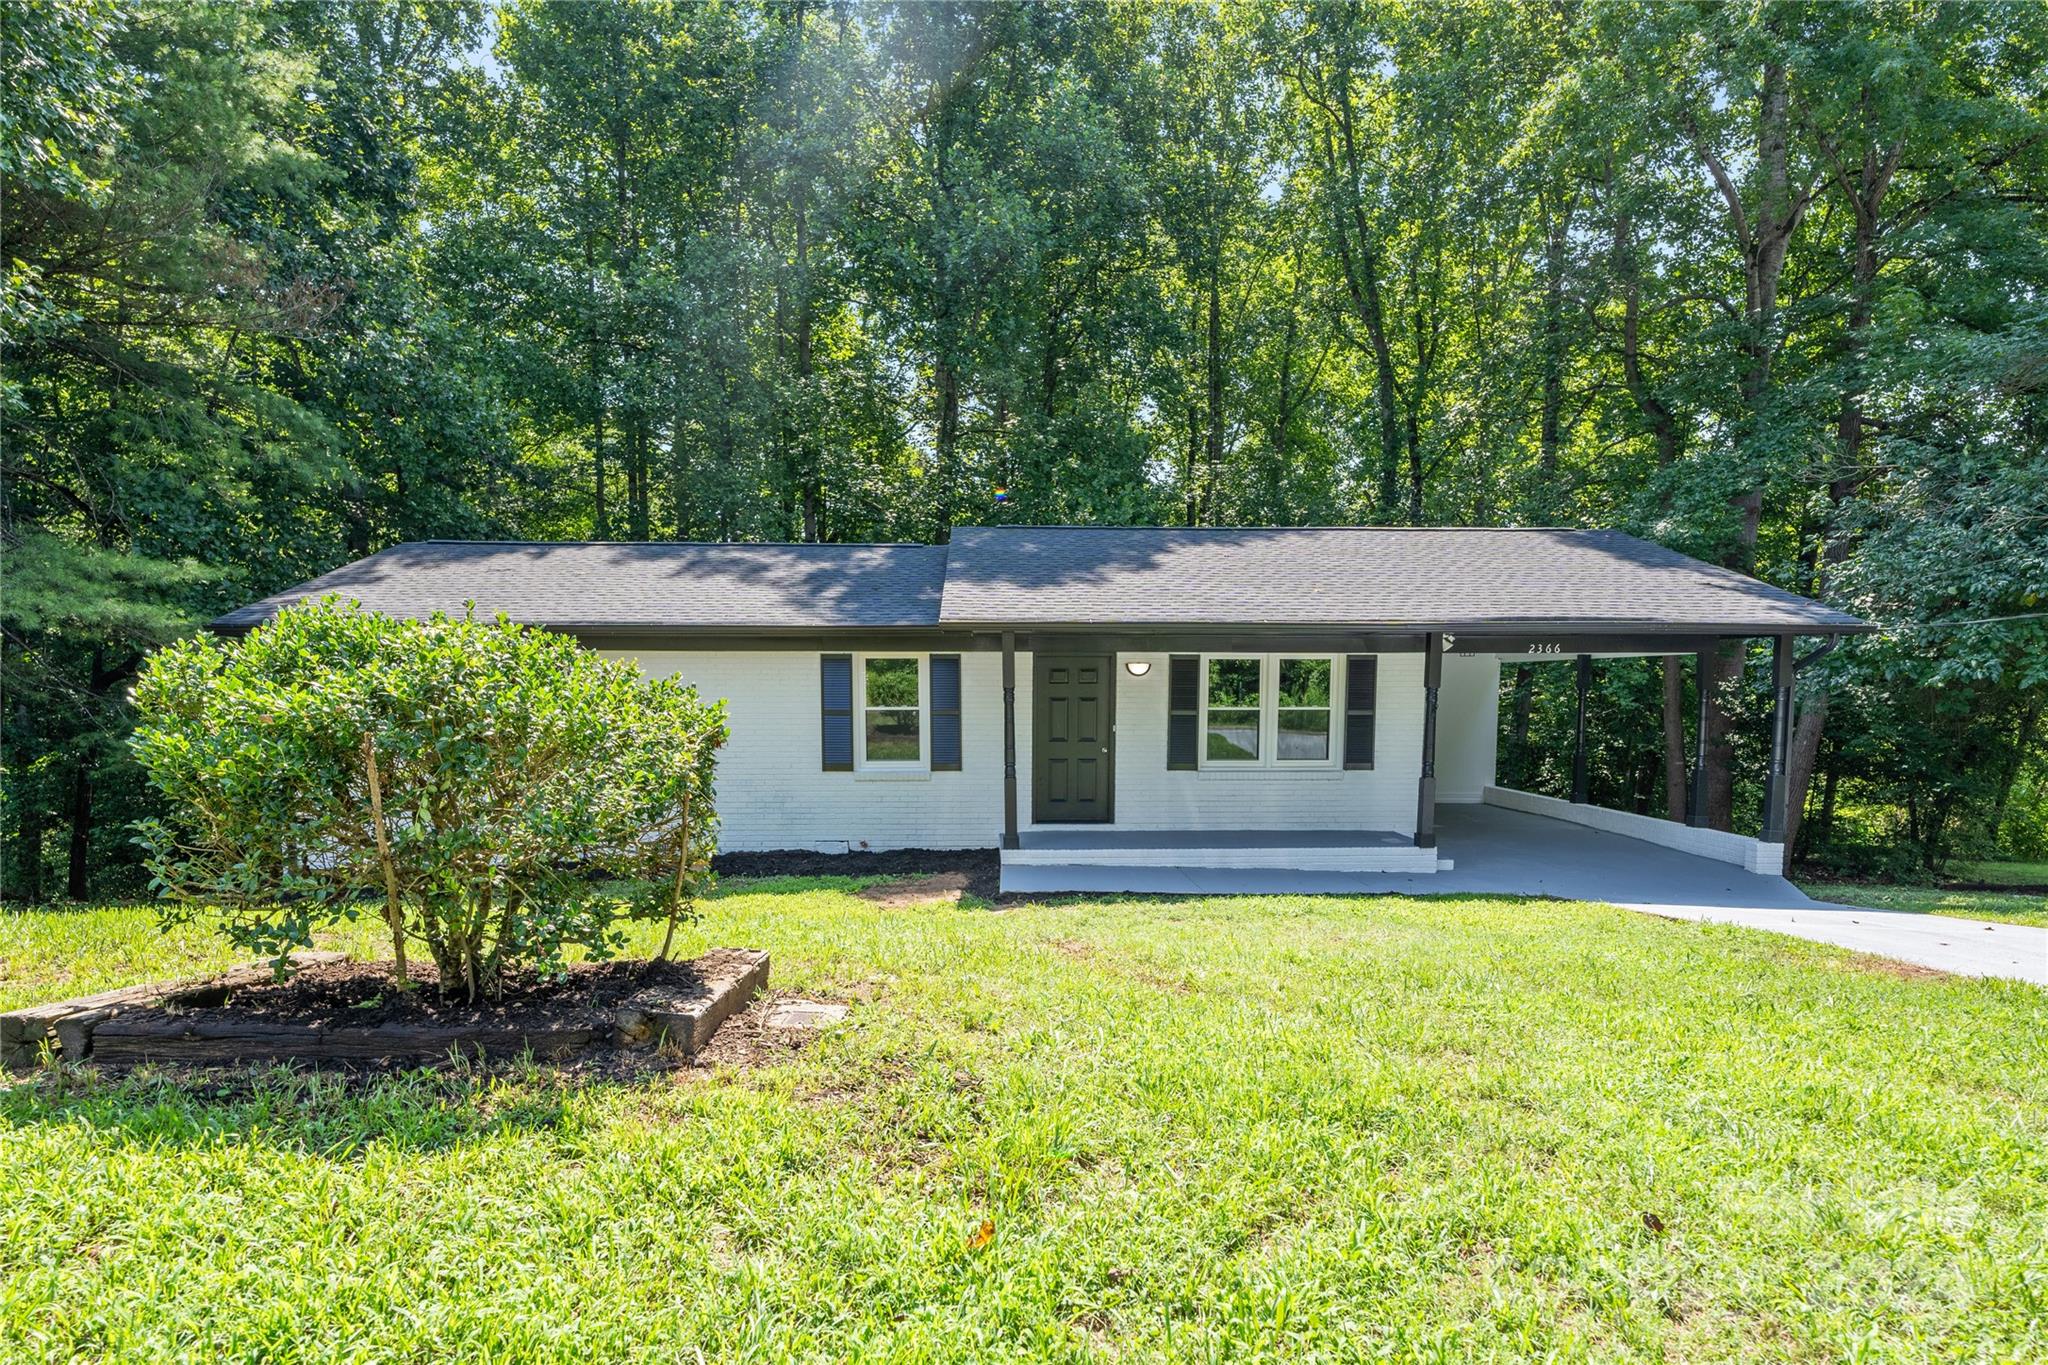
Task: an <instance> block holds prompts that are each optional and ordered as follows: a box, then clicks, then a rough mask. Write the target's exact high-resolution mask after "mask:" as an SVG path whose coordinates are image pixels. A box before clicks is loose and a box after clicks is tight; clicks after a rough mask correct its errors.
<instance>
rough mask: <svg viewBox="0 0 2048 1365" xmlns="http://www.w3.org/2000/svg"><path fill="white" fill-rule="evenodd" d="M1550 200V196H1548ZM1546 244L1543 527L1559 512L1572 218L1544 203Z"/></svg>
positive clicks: (1540, 457) (1540, 433) (1540, 447)
mask: <svg viewBox="0 0 2048 1365" xmlns="http://www.w3.org/2000/svg"><path fill="white" fill-rule="evenodd" d="M1546 200H1547V196H1546ZM1543 207H1544V216H1545V219H1546V222H1545V231H1544V243H1543V400H1542V408H1541V416H1540V418H1539V421H1538V426H1537V456H1536V464H1537V468H1538V469H1539V470H1540V471H1541V472H1542V483H1543V493H1542V496H1543V499H1544V504H1545V505H1544V506H1543V507H1542V508H1540V509H1538V510H1539V513H1540V515H1541V522H1542V524H1555V523H1556V521H1557V512H1558V507H1557V504H1558V501H1559V499H1558V496H1557V493H1558V490H1557V462H1558V447H1559V444H1560V443H1561V441H1562V439H1563V432H1564V361H1565V355H1564V253H1565V234H1566V231H1567V230H1568V225H1569V222H1570V220H1569V218H1568V217H1567V215H1566V214H1565V213H1563V212H1562V211H1559V210H1558V209H1557V208H1556V207H1554V206H1553V205H1551V204H1549V203H1548V202H1545V204H1544V206H1543Z"/></svg>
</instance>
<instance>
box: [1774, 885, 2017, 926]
mask: <svg viewBox="0 0 2048 1365" xmlns="http://www.w3.org/2000/svg"><path fill="white" fill-rule="evenodd" d="M1799 889H1800V890H1801V891H1804V892H1805V893H1806V894H1807V895H1809V896H1813V897H1815V898H1816V899H1819V900H1824V901H1834V902H1836V903H1837V904H1840V905H1867V906H1869V907H1870V908H1871V909H1873V910H1910V911H1912V912H1913V913H1914V914H1919V915H1948V916H1951V917H1953V918H1956V919H1989V920H2002V921H2004V922H2005V923H2007V924H2039V925H2048V896H2037V895H2033V894H2031V893H2030V894H2027V895H2016V894H2014V893H2011V892H2006V891H1952V890H1948V889H1945V888H1943V887H1938V886H1890V885H1886V884H1883V883H1876V882H1809V881H1803V880H1802V881H1801V882H1800V883H1799Z"/></svg>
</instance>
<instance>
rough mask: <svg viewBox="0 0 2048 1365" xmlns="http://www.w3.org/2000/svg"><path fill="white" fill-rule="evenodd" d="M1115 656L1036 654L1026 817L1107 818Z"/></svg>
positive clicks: (1111, 788)
mask: <svg viewBox="0 0 2048 1365" xmlns="http://www.w3.org/2000/svg"><path fill="white" fill-rule="evenodd" d="M1115 727H1116V660H1115V659H1114V658H1112V657H1111V656H1110V655H1107V654H1034V655H1033V656H1032V673H1031V749H1032V754H1031V818H1032V819H1033V820H1037V821H1041V822H1048V821H1077V820H1099V821H1100V820H1108V819H1110V818H1111V815H1112V813H1113V802H1112V797H1113V793H1114V789H1115V785H1116V780H1115V773H1114V770H1113V767H1112V761H1113V760H1114V758H1115V755H1114V754H1113V753H1112V752H1111V750H1112V749H1114V748H1115V744H1116V741H1115V737H1114V731H1115Z"/></svg>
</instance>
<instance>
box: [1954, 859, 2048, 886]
mask: <svg viewBox="0 0 2048 1365" xmlns="http://www.w3.org/2000/svg"><path fill="white" fill-rule="evenodd" d="M1948 875H1949V877H1950V879H1951V880H1954V881H1959V882H1985V883H1988V884H1990V885H1992V886H2048V863H2017V862H2005V861H2002V860H1986V861H1984V862H1976V863H1955V864H1953V865H1951V866H1950V868H1949V870H1948Z"/></svg>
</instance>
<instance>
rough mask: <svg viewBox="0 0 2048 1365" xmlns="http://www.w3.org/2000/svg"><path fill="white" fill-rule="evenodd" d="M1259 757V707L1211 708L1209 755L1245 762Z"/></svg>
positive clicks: (1218, 759) (1220, 760)
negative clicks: (1243, 708)
mask: <svg viewBox="0 0 2048 1365" xmlns="http://www.w3.org/2000/svg"><path fill="white" fill-rule="evenodd" d="M1258 756H1259V713H1258V712H1257V711H1255V710H1235V709H1225V710H1220V711H1219V710H1217V709H1216V708H1215V707H1213V706H1212V707H1210V708H1209V757H1210V758H1211V759H1214V760H1216V761H1218V762H1225V763H1229V762H1243V761H1244V760H1246V759H1253V758H1257V757H1258Z"/></svg>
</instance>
